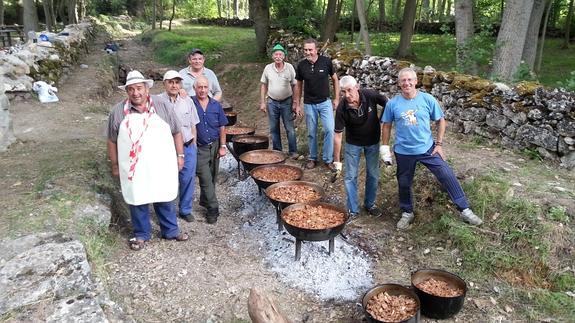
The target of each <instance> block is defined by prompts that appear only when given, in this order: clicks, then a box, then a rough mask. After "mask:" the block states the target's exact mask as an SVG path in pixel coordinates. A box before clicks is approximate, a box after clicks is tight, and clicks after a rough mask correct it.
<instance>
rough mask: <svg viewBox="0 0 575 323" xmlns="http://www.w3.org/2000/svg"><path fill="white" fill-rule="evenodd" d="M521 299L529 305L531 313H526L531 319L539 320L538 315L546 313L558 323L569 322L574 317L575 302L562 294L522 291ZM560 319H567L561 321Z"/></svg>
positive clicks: (543, 290)
mask: <svg viewBox="0 0 575 323" xmlns="http://www.w3.org/2000/svg"><path fill="white" fill-rule="evenodd" d="M522 298H523V299H524V302H525V303H527V304H531V306H530V307H531V309H532V311H531V312H530V313H528V315H529V317H530V318H531V319H535V320H541V319H543V317H538V316H539V315H541V314H540V313H546V314H547V315H552V316H553V317H555V318H557V319H558V321H559V322H570V321H572V319H573V318H574V317H575V302H574V301H573V298H572V297H571V296H569V295H567V294H565V293H562V292H550V291H548V290H545V289H538V290H535V291H529V292H527V291H524V292H523V293H522ZM561 318H564V319H567V320H566V321H563V320H562V319H561Z"/></svg>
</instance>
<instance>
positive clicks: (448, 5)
mask: <svg viewBox="0 0 575 323" xmlns="http://www.w3.org/2000/svg"><path fill="white" fill-rule="evenodd" d="M451 5H452V3H451V0H447V5H446V6H445V17H449V16H451Z"/></svg>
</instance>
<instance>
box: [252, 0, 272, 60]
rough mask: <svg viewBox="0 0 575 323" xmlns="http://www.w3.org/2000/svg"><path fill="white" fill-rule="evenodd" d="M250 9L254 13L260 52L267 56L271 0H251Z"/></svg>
mask: <svg viewBox="0 0 575 323" xmlns="http://www.w3.org/2000/svg"><path fill="white" fill-rule="evenodd" d="M250 9H251V12H252V14H253V20H254V29H255V32H256V44H257V49H258V53H259V54H260V55H262V56H267V50H266V44H267V41H268V35H269V32H270V7H269V0H250Z"/></svg>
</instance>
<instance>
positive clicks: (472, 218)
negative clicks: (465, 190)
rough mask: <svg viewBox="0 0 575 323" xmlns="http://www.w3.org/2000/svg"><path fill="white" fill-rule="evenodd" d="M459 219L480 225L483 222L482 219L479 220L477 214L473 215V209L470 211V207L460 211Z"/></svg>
mask: <svg viewBox="0 0 575 323" xmlns="http://www.w3.org/2000/svg"><path fill="white" fill-rule="evenodd" d="M461 220H463V221H465V222H467V223H469V224H471V225H480V224H481V223H483V220H481V219H480V218H479V217H478V216H477V215H475V213H473V211H471V209H470V208H467V209H465V210H463V211H461Z"/></svg>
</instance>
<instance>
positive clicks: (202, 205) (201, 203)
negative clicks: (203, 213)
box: [200, 201, 208, 208]
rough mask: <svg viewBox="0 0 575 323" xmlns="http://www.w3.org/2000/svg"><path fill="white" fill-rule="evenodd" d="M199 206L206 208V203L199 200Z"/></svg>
mask: <svg viewBox="0 0 575 323" xmlns="http://www.w3.org/2000/svg"><path fill="white" fill-rule="evenodd" d="M200 206H201V207H205V208H208V204H206V202H204V201H200Z"/></svg>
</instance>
